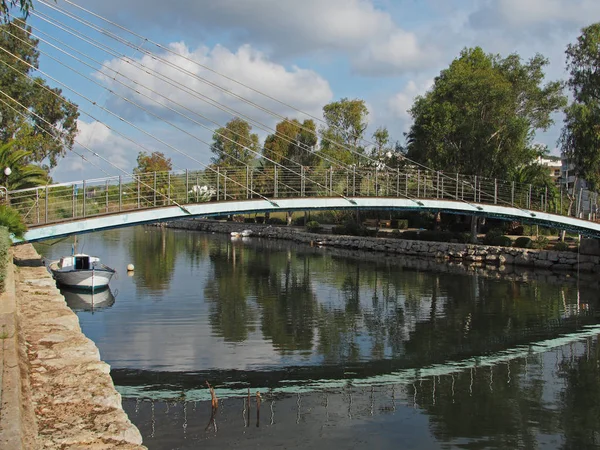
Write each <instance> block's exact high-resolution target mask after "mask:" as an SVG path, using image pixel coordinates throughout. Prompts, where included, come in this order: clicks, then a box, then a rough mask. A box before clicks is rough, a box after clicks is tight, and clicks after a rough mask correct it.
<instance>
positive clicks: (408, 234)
mask: <svg viewBox="0 0 600 450" xmlns="http://www.w3.org/2000/svg"><path fill="white" fill-rule="evenodd" d="M402 239H408V240H411V241H418V240H419V232H418V231H415V230H409V231H404V232H403V233H402Z"/></svg>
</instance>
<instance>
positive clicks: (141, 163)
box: [133, 152, 173, 174]
mask: <svg viewBox="0 0 600 450" xmlns="http://www.w3.org/2000/svg"><path fill="white" fill-rule="evenodd" d="M172 168H173V164H172V163H171V158H167V157H165V155H164V153H162V152H152V154H150V155H148V153H146V152H139V153H138V157H137V167H136V168H135V169H133V172H134V173H135V174H141V173H148V172H170V171H171V169H172Z"/></svg>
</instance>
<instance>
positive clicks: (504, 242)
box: [486, 235, 512, 247]
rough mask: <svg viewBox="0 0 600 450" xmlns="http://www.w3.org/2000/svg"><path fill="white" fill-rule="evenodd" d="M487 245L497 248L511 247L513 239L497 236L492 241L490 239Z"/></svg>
mask: <svg viewBox="0 0 600 450" xmlns="http://www.w3.org/2000/svg"><path fill="white" fill-rule="evenodd" d="M486 245H493V246H495V247H511V246H512V239H511V238H509V237H508V236H504V235H502V236H495V237H493V238H492V239H490V241H489V243H488V244H486Z"/></svg>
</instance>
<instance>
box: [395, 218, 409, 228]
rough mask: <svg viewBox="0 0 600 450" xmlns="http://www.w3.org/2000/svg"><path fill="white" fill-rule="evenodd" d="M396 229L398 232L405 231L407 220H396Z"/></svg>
mask: <svg viewBox="0 0 600 450" xmlns="http://www.w3.org/2000/svg"><path fill="white" fill-rule="evenodd" d="M397 222H398V225H397V227H398V229H399V230H406V229H407V228H408V220H406V219H398V221H397Z"/></svg>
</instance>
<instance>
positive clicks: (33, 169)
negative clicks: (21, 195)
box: [0, 140, 48, 191]
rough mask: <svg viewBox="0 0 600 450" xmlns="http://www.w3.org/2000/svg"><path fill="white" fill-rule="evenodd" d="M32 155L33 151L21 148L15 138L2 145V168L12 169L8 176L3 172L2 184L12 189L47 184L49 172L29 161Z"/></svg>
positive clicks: (0, 153) (0, 147)
mask: <svg viewBox="0 0 600 450" xmlns="http://www.w3.org/2000/svg"><path fill="white" fill-rule="evenodd" d="M30 157H31V152H30V151H27V150H24V149H22V148H19V144H18V143H17V141H15V140H11V141H9V142H7V143H5V144H2V145H0V169H3V168H5V167H10V169H11V171H12V173H11V174H10V176H8V177H6V178H4V174H2V177H3V178H2V179H1V181H0V185H2V186H5V187H6V188H7V189H8V190H9V191H12V190H17V189H26V188H30V187H34V186H40V185H44V184H46V183H47V182H48V172H47V171H46V170H45V169H43V168H42V167H40V166H37V165H35V164H29V163H27V161H28V160H30ZM0 173H1V172H0Z"/></svg>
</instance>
